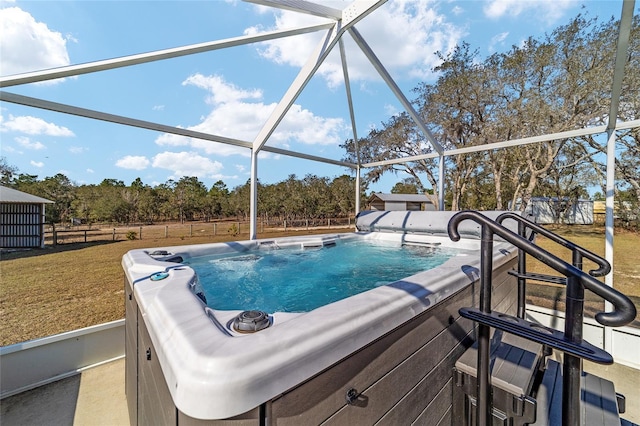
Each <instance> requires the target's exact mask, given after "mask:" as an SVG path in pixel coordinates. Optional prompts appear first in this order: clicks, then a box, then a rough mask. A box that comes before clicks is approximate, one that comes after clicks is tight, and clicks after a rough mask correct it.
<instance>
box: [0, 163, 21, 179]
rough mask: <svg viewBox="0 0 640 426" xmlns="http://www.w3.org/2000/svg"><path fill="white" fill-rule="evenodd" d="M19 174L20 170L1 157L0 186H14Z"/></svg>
mask: <svg viewBox="0 0 640 426" xmlns="http://www.w3.org/2000/svg"><path fill="white" fill-rule="evenodd" d="M17 174H18V168H17V167H15V166H12V165H10V164H8V163H7V159H6V158H5V157H0V185H3V186H12V185H13V183H14V182H13V180H14V179H15V178H16V176H17Z"/></svg>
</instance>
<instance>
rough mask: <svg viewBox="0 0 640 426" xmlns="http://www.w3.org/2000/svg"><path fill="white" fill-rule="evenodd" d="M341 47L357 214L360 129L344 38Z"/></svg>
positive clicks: (358, 206)
mask: <svg viewBox="0 0 640 426" xmlns="http://www.w3.org/2000/svg"><path fill="white" fill-rule="evenodd" d="M338 45H339V47H340V61H341V62H342V74H343V78H344V89H345V92H346V94H347V105H348V106H349V118H350V119H351V132H352V134H353V148H354V149H355V151H356V164H357V168H356V187H355V190H356V206H355V207H356V209H355V210H356V211H355V214H356V215H357V214H358V213H360V192H361V191H360V146H359V144H358V130H357V127H356V114H355V110H354V108H353V98H352V96H351V82H350V80H349V67H348V66H347V54H346V52H345V50H344V40H342V38H341V39H340V42H339V44H338Z"/></svg>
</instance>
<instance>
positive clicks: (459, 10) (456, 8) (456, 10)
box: [451, 5, 464, 16]
mask: <svg viewBox="0 0 640 426" xmlns="http://www.w3.org/2000/svg"><path fill="white" fill-rule="evenodd" d="M451 13H453V14H454V15H456V16H458V15H461V14H463V13H464V9H463V8H461V7H460V6H458V5H456V6H454V7H453V9H451Z"/></svg>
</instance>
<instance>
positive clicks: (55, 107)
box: [0, 91, 356, 169]
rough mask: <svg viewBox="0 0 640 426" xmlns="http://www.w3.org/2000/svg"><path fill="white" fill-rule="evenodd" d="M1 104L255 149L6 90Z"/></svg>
mask: <svg viewBox="0 0 640 426" xmlns="http://www.w3.org/2000/svg"><path fill="white" fill-rule="evenodd" d="M0 101H4V102H10V103H14V104H18V105H25V106H29V107H33V108H39V109H45V110H49V111H55V112H60V113H63V114H69V115H75V116H78V117H85V118H92V119H94V120H98V121H106V122H110V123H116V124H122V125H125V126H131V127H137V128H140V129H147V130H154V131H157V132H163V133H169V134H172V135H179V136H186V137H190V138H195V139H203V140H208V141H211V142H219V143H224V144H227V145H234V146H239V147H241V148H248V149H251V147H252V146H253V144H252V143H251V142H248V141H243V140H239V139H233V138H227V137H224V136H217V135H212V134H209V133H203V132H197V131H194V130H189V129H184V128H181V127H174V126H168V125H166V124H160V123H154V122H151V121H145V120H138V119H135V118H129V117H124V116H121V115H115V114H109V113H105V112H101V111H95V110H91V109H87V108H80V107H75V106H71V105H66V104H61V103H57V102H51V101H46V100H43V99H38V98H31V97H28V96H23V95H17V94H15V93H9V92H6V91H0ZM263 151H265V152H271V153H273V154H280V155H286V156H288V157H296V158H302V159H305V160H311V161H316V162H319V163H327V164H333V165H336V166H342V167H349V168H352V169H355V168H356V165H355V164H353V163H348V162H345V161H338V160H334V159H331V158H324V157H318V156H315V155H309V154H304V153H300V152H295V151H289V150H286V149H280V148H275V147H265V148H264V150H263Z"/></svg>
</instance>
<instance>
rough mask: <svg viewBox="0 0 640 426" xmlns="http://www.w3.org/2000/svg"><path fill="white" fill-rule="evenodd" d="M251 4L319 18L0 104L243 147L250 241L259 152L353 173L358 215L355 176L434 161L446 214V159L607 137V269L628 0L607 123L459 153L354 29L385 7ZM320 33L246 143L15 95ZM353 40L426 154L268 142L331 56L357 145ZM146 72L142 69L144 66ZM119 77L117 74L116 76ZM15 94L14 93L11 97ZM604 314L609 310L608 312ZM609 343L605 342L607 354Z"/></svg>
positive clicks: (96, 68) (11, 82)
mask: <svg viewBox="0 0 640 426" xmlns="http://www.w3.org/2000/svg"><path fill="white" fill-rule="evenodd" d="M248 1H249V2H250V3H254V4H257V5H261V6H264V7H268V8H276V9H286V10H288V11H293V12H296V13H300V14H304V15H311V16H314V17H319V18H323V19H324V21H323V22H322V23H320V24H313V25H308V26H300V27H295V28H289V29H285V30H272V31H262V32H254V33H250V34H241V35H237V36H235V37H231V38H225V39H220V40H213V41H209V42H204V43H199V44H191V45H185V46H181V47H174V48H166V49H160V50H154V51H148V52H143V53H139V54H134V55H128V56H121V57H115V58H105V59H102V60H98V61H94V62H89V63H82V64H74V65H70V66H64V67H59V68H53V69H45V70H38V71H33V72H26V73H22V74H15V75H9V76H2V77H1V78H0V88H1V89H2V90H0V100H1V101H2V102H7V103H12V104H19V105H22V106H26V107H32V108H36V109H42V110H49V111H54V112H57V113H61V114H69V115H73V116H78V117H84V118H87V119H91V120H98V121H103V122H109V123H115V124H117V125H123V126H129V127H134V128H139V129H145V130H149V131H154V132H161V133H165V134H169V135H177V136H184V137H189V138H194V139H198V140H202V141H208V142H212V143H217V144H223V145H227V146H233V147H237V148H241V149H244V150H246V151H248V152H249V153H250V158H251V170H250V176H251V179H250V180H251V192H250V206H251V207H250V210H251V214H250V223H251V225H250V237H251V238H252V239H255V238H256V236H257V226H256V223H257V210H258V182H259V178H260V164H259V163H260V161H259V154H260V153H262V152H265V153H271V154H274V155H281V156H288V157H293V158H297V159H300V160H301V161H310V162H312V164H313V162H319V163H325V164H330V165H334V166H338V167H346V168H348V169H350V170H351V171H352V173H353V174H355V177H356V187H355V188H354V194H355V195H354V196H355V198H356V213H357V212H359V211H360V194H361V191H360V186H361V173H362V172H363V171H366V170H367V169H368V168H372V167H377V166H380V165H390V164H398V163H403V162H412V161H419V160H423V159H437V160H438V173H437V175H438V191H437V193H438V195H439V198H440V199H439V206H440V208H441V209H443V208H444V194H445V167H446V161H445V159H446V158H447V157H452V156H457V155H460V154H467V153H472V152H477V151H486V150H498V149H509V147H513V146H518V145H524V144H536V143H540V142H545V141H553V140H558V139H566V138H575V137H579V136H585V135H600V134H602V135H606V137H607V162H606V164H607V167H606V220H605V226H606V243H605V244H606V245H605V257H606V259H607V260H608V261H609V262H610V263H611V264H613V239H614V189H615V153H616V133H617V132H619V131H623V130H626V129H632V128H637V127H640V119H636V120H632V121H621V120H620V119H619V114H618V111H619V108H620V94H621V90H622V81H623V78H624V70H625V64H626V62H627V60H628V58H629V53H628V46H629V37H630V32H631V26H632V19H633V13H634V7H635V1H634V0H625V1H623V2H620V15H619V20H620V28H619V32H618V42H617V50H616V52H615V69H614V72H613V79H612V81H611V91H610V106H609V112H608V115H607V117H606V118H605V119H604V120H603V121H604V122H605V123H606V124H603V125H597V126H592V127H585V128H576V129H570V130H567V131H563V132H559V133H554V134H544V135H536V136H532V137H526V138H520V139H512V140H502V141H495V142H492V143H488V144H482V145H476V146H468V147H464V148H455V147H447V146H446V145H445V144H443V143H442V141H439V140H438V138H437V137H436V136H435V135H434V133H433V132H432V131H431V130H430V129H431V125H432V124H433V123H427V122H424V121H423V119H422V117H421V115H420V114H419V112H418V111H417V110H416V108H415V107H414V103H413V102H412V101H411V100H410V98H409V95H408V94H407V93H405V91H403V90H402V89H401V88H400V85H399V84H398V83H397V82H396V80H395V79H394V78H393V77H392V74H391V73H390V72H389V71H388V69H389V64H384V63H383V62H382V61H381V60H380V58H379V56H378V55H377V54H376V47H375V46H372V45H370V44H369V42H368V40H366V39H365V37H364V36H363V35H362V34H361V33H360V32H359V31H358V24H359V23H360V22H361V21H363V20H366V19H367V18H368V17H369V16H371V15H373V14H375V13H376V11H377V10H378V9H379V8H380V7H381V6H383V5H384V4H385V3H386V1H383V0H378V1H364V0H359V1H354V2H352V3H350V4H347V5H346V7H343V8H337V7H336V5H338V6H341V4H340V3H335V4H334V3H331V4H332V5H331V6H327V5H325V4H318V3H313V2H310V1H303V0H297V1H296V0H248ZM308 33H319V34H321V35H322V37H320V41H319V42H318V43H317V45H315V46H314V49H313V51H312V54H311V55H310V56H309V57H308V58H302V59H301V62H302V63H303V65H302V66H301V67H300V69H299V71H298V72H297V75H296V76H295V78H293V79H292V80H291V82H290V84H289V86H288V89H287V90H286V91H285V93H284V95H283V96H282V97H281V99H280V100H279V101H278V102H277V105H276V107H275V108H274V109H273V110H272V111H271V112H270V114H269V115H268V117H266V120H265V121H264V122H263V123H262V124H261V128H260V131H259V132H258V134H257V135H256V136H255V138H253V139H251V140H244V139H238V138H233V137H229V136H228V135H225V134H214V133H209V132H203V131H197V130H193V129H188V128H184V127H180V126H176V125H172V124H166V123H160V122H153V121H148V120H142V119H138V118H135V116H133V115H131V114H124V113H119V112H118V111H102V110H97V109H88V108H84V107H81V106H79V105H77V104H72V103H66V102H57V101H52V100H47V99H42V98H36V97H31V96H27V95H25V94H20V93H18V92H20V90H19V89H20V87H21V86H25V85H29V84H32V83H40V84H42V83H46V82H47V81H50V80H55V79H60V78H70V77H77V76H82V75H85V74H92V73H101V72H105V71H109V70H117V69H120V68H125V67H145V66H147V65H145V64H152V63H157V64H156V65H157V66H162V64H163V63H165V62H164V61H167V60H170V59H173V58H178V57H185V56H196V57H197V55H200V54H205V53H207V52H211V51H218V50H225V49H229V48H233V47H237V46H242V45H249V44H255V43H261V42H265V41H269V40H274V39H280V38H287V37H294V36H297V35H302V34H308ZM346 39H350V40H352V41H353V42H354V43H355V45H356V46H357V48H358V49H359V50H360V52H361V54H363V55H364V57H366V59H367V60H368V61H369V63H370V64H371V66H372V68H373V69H374V70H375V72H376V73H377V74H378V75H379V77H380V78H381V79H382V80H383V81H384V83H386V85H387V87H388V89H389V90H390V91H391V92H392V93H393V95H394V96H395V98H396V99H397V101H398V102H399V104H400V105H401V106H402V108H403V109H404V111H405V112H406V113H407V115H408V116H409V117H410V118H411V119H412V120H413V121H414V123H415V125H416V127H417V128H418V129H419V130H420V132H421V133H422V135H423V137H424V139H425V141H426V143H427V144H428V147H427V148H425V149H424V153H423V154H421V155H418V156H404V157H400V158H395V159H392V160H386V161H381V162H364V161H361V159H360V158H359V156H358V148H357V146H356V161H355V162H348V161H345V160H342V159H340V158H331V157H323V156H321V155H315V154H309V153H305V152H302V151H300V150H295V149H287V148H286V147H282V146H278V145H277V144H274V143H272V136H273V134H274V132H275V131H276V129H278V127H279V126H280V125H281V123H282V121H283V119H284V117H285V116H286V114H287V113H288V112H289V111H290V110H291V108H292V106H293V105H294V103H295V102H296V100H297V99H298V98H299V97H300V96H301V95H302V94H303V93H304V91H305V88H306V87H307V86H308V85H309V84H310V82H311V80H312V79H313V77H314V75H315V74H316V73H317V72H318V70H319V68H320V67H321V66H322V64H323V63H324V62H325V60H326V59H327V57H328V56H329V54H330V53H331V52H338V53H339V57H340V62H341V68H342V69H341V72H342V78H343V82H344V96H343V102H344V104H345V105H346V108H347V110H348V115H349V119H350V127H351V137H352V138H353V140H354V141H356V144H357V141H358V140H359V137H360V136H362V135H359V134H358V130H357V129H362V128H363V126H362V124H359V123H360V122H361V121H363V120H364V117H362V116H361V115H360V114H359V109H358V104H357V103H356V102H354V99H353V91H352V88H351V80H352V79H351V78H350V75H349V66H348V64H349V61H350V59H351V58H350V56H349V54H348V52H347V49H346V48H345V40H346ZM145 69H146V68H145ZM114 78H117V75H116V76H115V77H114ZM14 90H17V91H18V92H15V91H14ZM606 283H607V284H608V285H610V286H612V285H613V272H611V273H610V274H608V275H607V277H606ZM607 309H610V307H607ZM606 347H607V343H606V342H605V348H606Z"/></svg>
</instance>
